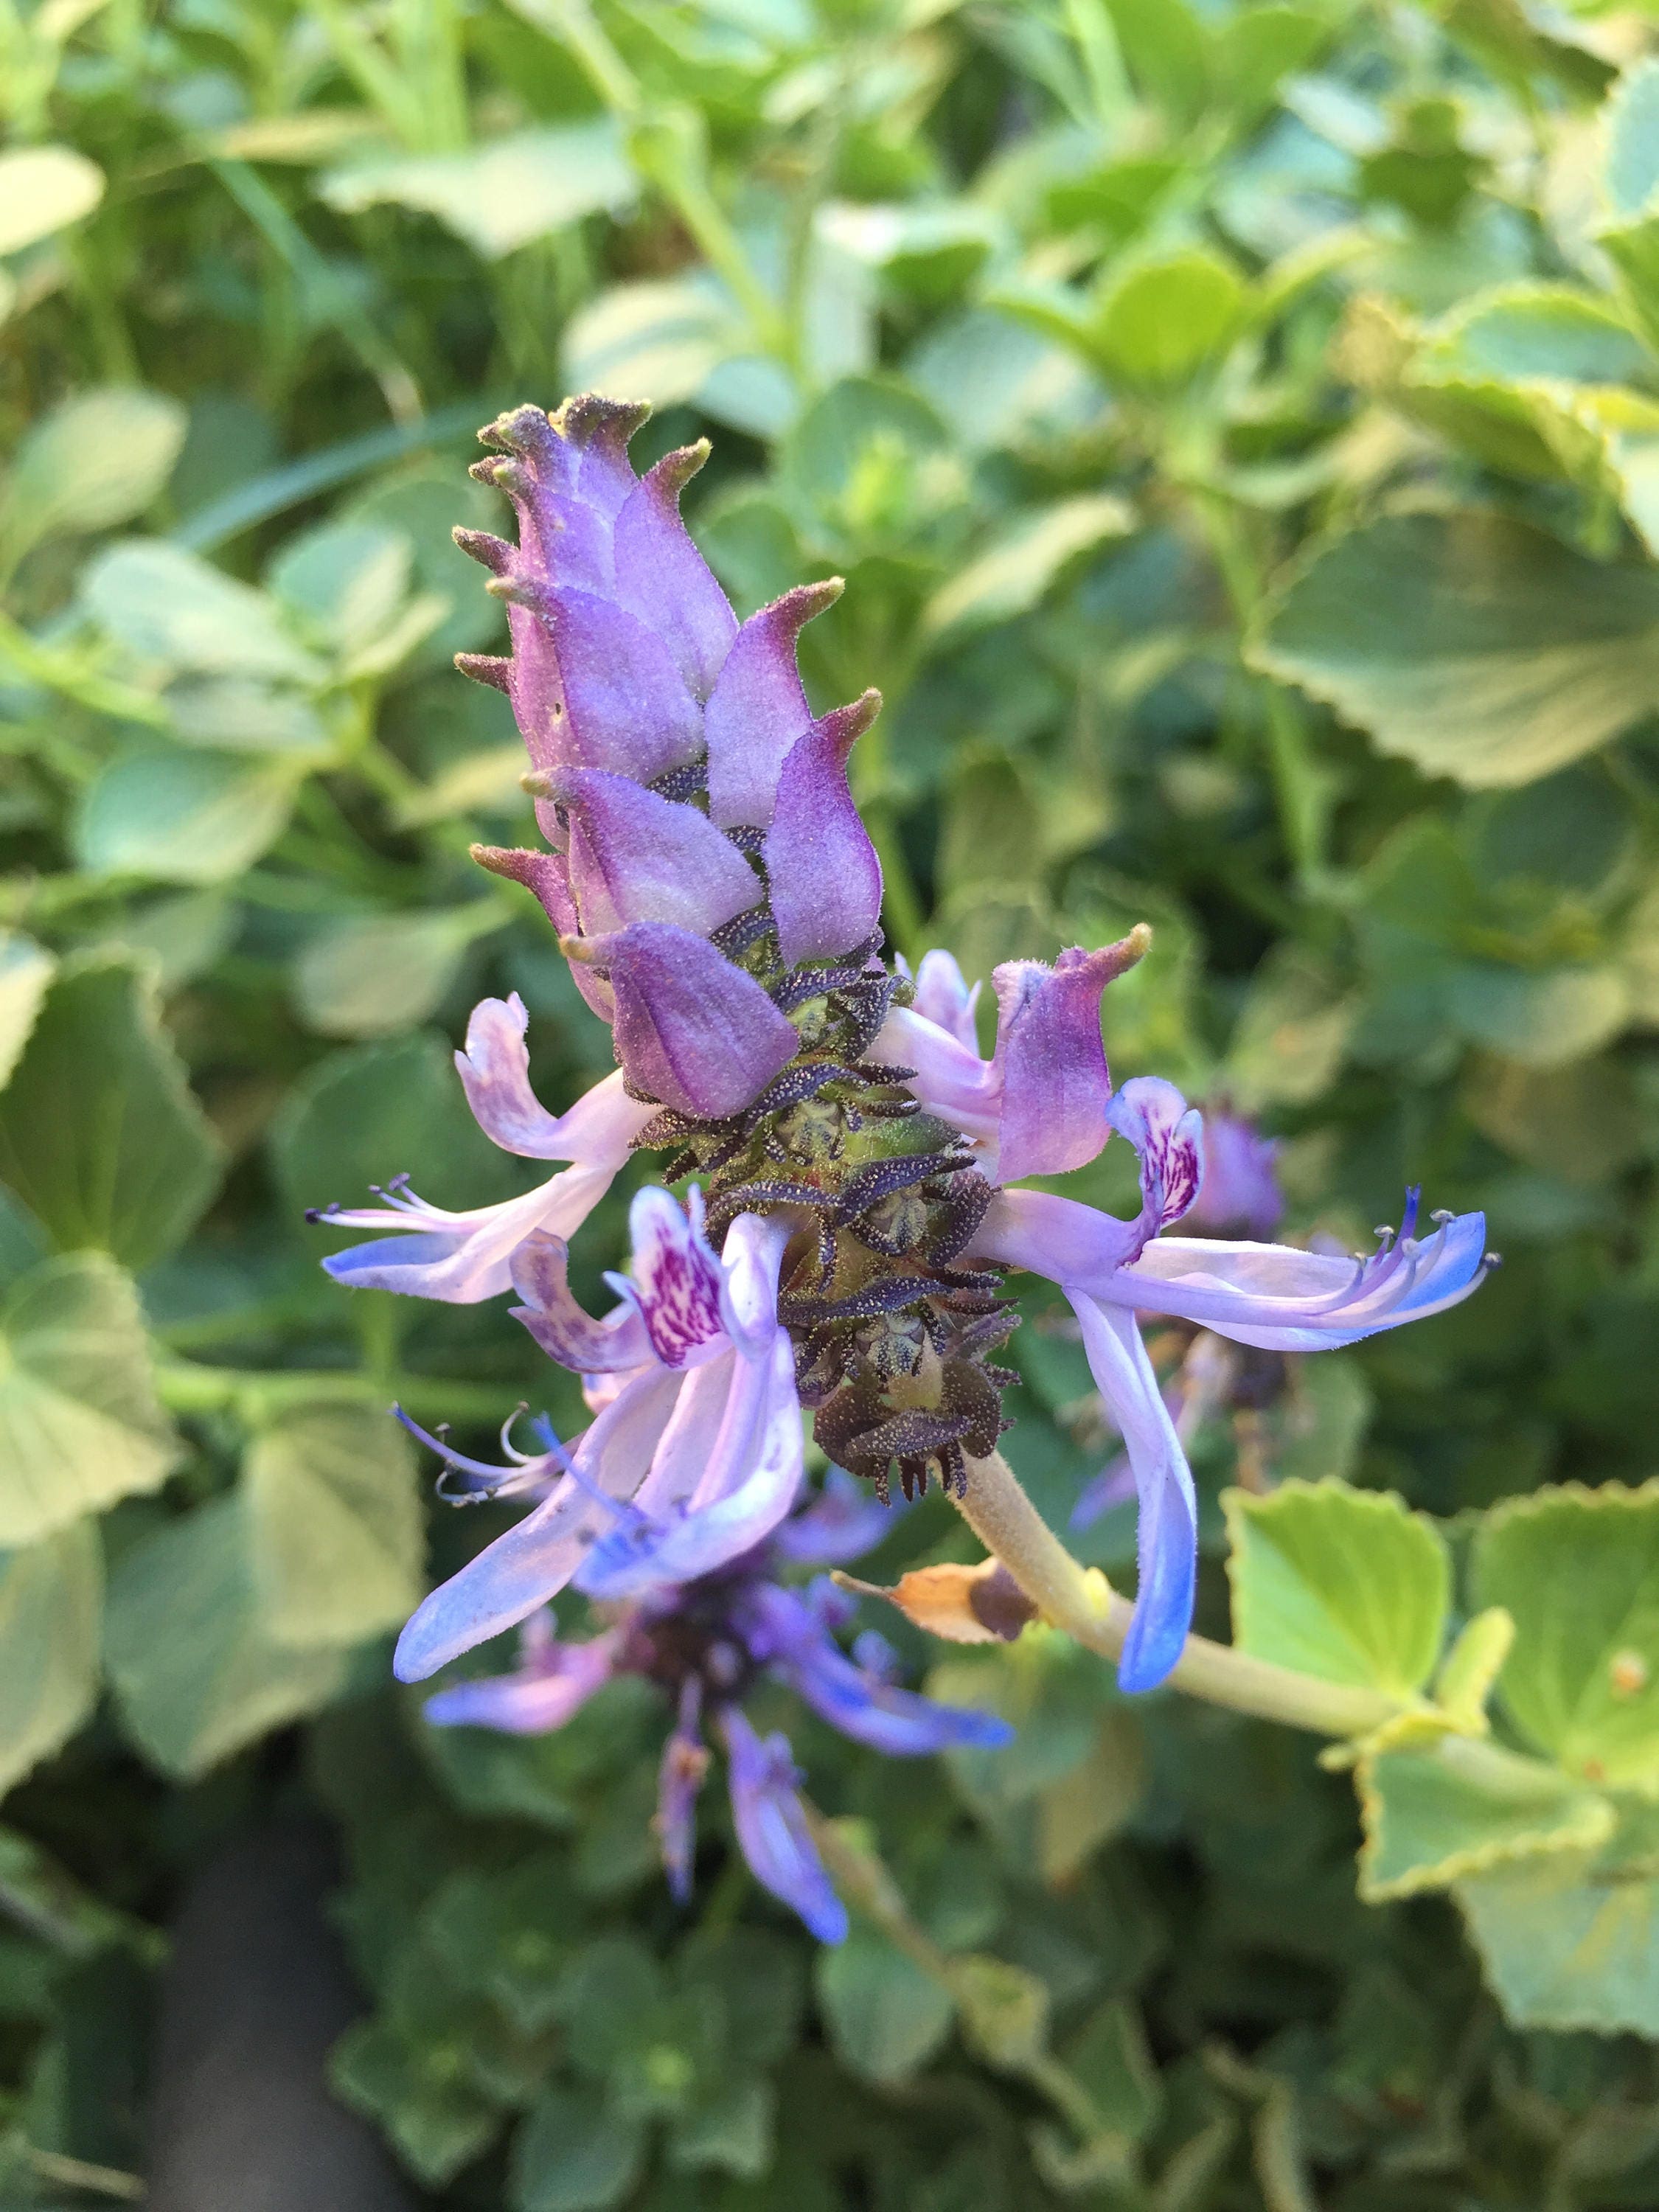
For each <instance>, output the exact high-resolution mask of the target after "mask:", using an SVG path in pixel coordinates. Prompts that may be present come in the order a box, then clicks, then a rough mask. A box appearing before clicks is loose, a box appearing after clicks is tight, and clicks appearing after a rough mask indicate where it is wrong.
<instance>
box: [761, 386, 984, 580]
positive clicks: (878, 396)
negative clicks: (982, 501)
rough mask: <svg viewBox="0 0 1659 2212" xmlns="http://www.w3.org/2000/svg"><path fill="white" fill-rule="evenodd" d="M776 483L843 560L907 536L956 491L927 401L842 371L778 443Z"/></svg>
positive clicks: (950, 458) (959, 489)
mask: <svg viewBox="0 0 1659 2212" xmlns="http://www.w3.org/2000/svg"><path fill="white" fill-rule="evenodd" d="M778 483H779V487H780V489H781V490H782V492H783V494H784V495H785V498H786V499H787V501H789V503H790V505H791V506H792V507H793V509H794V510H795V511H796V513H797V515H798V517H799V518H801V519H804V520H805V521H806V523H807V524H808V526H811V527H815V528H816V529H817V531H818V532H823V533H825V534H826V535H827V538H828V540H829V542H830V543H831V544H835V545H836V546H837V547H838V548H839V549H840V550H841V551H842V552H843V553H844V554H845V555H846V556H848V558H853V557H855V556H857V555H858V554H860V553H861V552H867V551H870V550H872V549H875V548H878V547H882V548H890V547H892V546H896V545H900V544H907V543H908V542H909V541H911V540H912V539H914V538H915V537H916V536H917V535H918V534H919V533H920V532H921V531H923V530H924V529H925V528H926V527H927V525H928V524H929V523H930V522H931V521H933V520H934V518H935V517H936V516H937V515H938V514H939V513H940V512H941V511H942V510H943V509H945V507H950V506H951V505H953V504H955V503H956V502H957V501H959V500H960V499H961V497H962V495H963V477H962V471H961V467H960V465H959V463H958V462H957V458H956V456H955V455H954V454H952V453H951V452H950V451H949V440H948V437H947V435H946V433H945V425H944V424H943V423H942V422H940V421H939V417H938V416H936V415H935V414H934V412H933V409H932V408H931V407H930V406H929V405H928V404H927V401H926V400H925V399H923V398H921V397H920V396H919V395H918V394H917V393H915V392H912V391H910V390H909V388H908V386H904V385H902V384H900V383H898V382H897V381H896V380H894V379H892V378H888V377H873V376H848V377H843V378H842V380H841V382H840V383H838V384H834V385H831V386H830V387H829V390H828V391H827V392H823V393H822V394H821V395H820V396H819V398H817V399H815V400H814V401H813V403H812V404H811V406H810V407H809V408H808V409H807V410H805V413H804V414H803V415H802V416H801V417H800V419H799V422H796V423H795V424H794V425H793V427H792V428H791V429H790V431H789V434H788V435H787V438H786V439H785V440H784V441H783V443H782V445H781V448H780V450H779V454H778Z"/></svg>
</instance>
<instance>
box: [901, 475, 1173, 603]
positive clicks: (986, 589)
mask: <svg viewBox="0 0 1659 2212" xmlns="http://www.w3.org/2000/svg"><path fill="white" fill-rule="evenodd" d="M1134 526H1135V517H1134V510H1133V508H1132V507H1130V506H1129V505H1128V504H1127V501H1124V500H1121V499H1119V498H1118V497H1117V496H1116V495H1115V494H1114V493H1111V492H1084V493H1079V495H1078V496H1077V497H1076V498H1074V499H1062V500H1056V501H1054V504H1053V505H1052V506H1049V507H1038V508H1036V510H1035V511H1034V512H1032V513H1027V514H1024V515H1021V516H1018V518H1016V519H1015V520H1013V521H1012V522H1011V523H1009V524H1007V525H1006V526H1004V528H1003V529H1002V530H1000V532H998V535H997V537H996V538H995V540H994V542H993V543H992V544H990V545H989V546H987V548H986V550H984V551H983V552H982V553H981V554H980V555H979V556H978V557H977V558H976V559H975V560H973V561H971V562H969V564H968V566H967V567H966V568H963V569H962V570H960V571H959V572H958V573H957V574H956V575H954V576H952V577H951V580H950V582H949V583H948V584H945V585H943V586H941V587H940V588H939V591H937V592H935V593H934V594H933V598H932V599H930V600H929V602H928V604H927V609H926V611H925V612H924V613H923V616H922V628H923V630H924V631H925V632H931V633H932V634H933V635H935V636H937V635H939V634H940V633H941V632H944V631H947V630H951V631H963V630H969V629H985V628H987V626H988V625H989V624H991V623H1000V622H1009V621H1012V619H1013V617H1015V616H1016V615H1023V614H1029V613H1030V611H1031V609H1032V608H1033V607H1035V606H1036V605H1038V604H1039V602H1040V601H1041V600H1042V599H1044V598H1045V597H1046V596H1047V594H1048V592H1049V591H1051V590H1052V589H1053V587H1054V584H1055V583H1056V581H1057V580H1059V578H1060V576H1061V575H1062V574H1064V572H1065V571H1066V569H1067V568H1069V567H1070V566H1071V565H1072V563H1073V562H1074V561H1077V560H1079V559H1080V558H1081V556H1083V555H1084V554H1085V553H1092V552H1094V551H1095V550H1097V548H1098V547H1099V546H1101V545H1103V544H1106V543H1107V542H1108V541H1109V539H1112V538H1126V537H1127V536H1128V534H1129V533H1130V532H1131V531H1133V528H1134Z"/></svg>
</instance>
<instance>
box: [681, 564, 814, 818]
mask: <svg viewBox="0 0 1659 2212" xmlns="http://www.w3.org/2000/svg"><path fill="white" fill-rule="evenodd" d="M842 589H843V586H842V581H841V579H840V578H839V577H838V576H832V577H830V578H829V579H828V580H826V581H825V582H823V583H821V584H802V585H800V586H799V587H798V588H797V589H796V590H794V591H793V592H785V593H784V595H783V597H782V598H781V599H774V600H773V602H772V604H771V605H770V606H769V607H763V608H762V609H761V611H760V612H759V613H758V614H753V615H750V617H749V619H748V621H747V622H746V623H744V626H743V628H742V629H740V630H739V631H738V634H737V636H736V637H735V638H734V639H733V641H732V650H731V652H730V653H728V654H727V655H726V665H725V666H724V667H723V668H722V669H721V670H720V676H719V678H718V680H717V681H716V683H715V685H714V690H713V691H712V692H711V693H710V694H709V699H708V712H707V714H706V717H705V727H706V729H707V732H708V811H709V813H710V815H711V816H712V817H713V818H714V821H715V822H717V823H719V824H720V828H721V829H738V828H740V827H743V826H744V825H749V826H751V827H753V828H757V829H764V828H765V827H766V825H767V824H768V823H769V822H770V820H771V819H772V802H773V799H774V797H775V794H776V792H777V787H778V772H779V770H780V769H781V768H782V766H783V763H784V762H785V760H786V759H787V757H788V755H789V752H790V750H791V748H792V747H793V745H794V744H795V742H796V740H797V739H798V738H801V737H804V736H805V733H806V730H807V726H808V725H809V724H810V723H811V720H812V710H811V708H810V707H809V706H808V705H807V703H806V693H805V690H804V689H803V687H802V684H801V680H800V671H799V668H798V667H797V666H796V665H795V641H796V639H797V638H798V637H799V635H800V633H801V631H802V629H804V628H805V625H806V624H807V623H809V622H811V619H812V617H813V616H814V615H818V614H822V613H823V611H824V609H825V608H826V607H829V606H833V605H835V603H836V600H837V599H839V598H840V597H841V595H842Z"/></svg>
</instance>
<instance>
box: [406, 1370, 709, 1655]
mask: <svg viewBox="0 0 1659 2212" xmlns="http://www.w3.org/2000/svg"><path fill="white" fill-rule="evenodd" d="M678 1389H679V1378H678V1376H673V1375H666V1374H665V1373H664V1372H663V1371H662V1370H661V1369H660V1368H654V1369H652V1370H649V1371H648V1372H647V1373H646V1374H644V1375H641V1376H638V1377H637V1378H636V1379H635V1381H634V1382H632V1383H629V1384H628V1386H627V1387H626V1388H625V1389H623V1391H622V1392H621V1394H620V1395H618V1396H617V1398H615V1399H613V1400H612V1401H611V1404H610V1405H608V1406H607V1407H605V1411H604V1412H603V1413H601V1414H600V1415H599V1418H598V1419H596V1420H595V1422H594V1423H593V1425H592V1428H591V1429H589V1430H588V1431H587V1433H586V1436H584V1437H582V1438H581V1439H580V1442H579V1443H577V1444H576V1445H575V1447H574V1450H573V1452H572V1455H571V1456H572V1459H573V1461H574V1465H575V1468H576V1469H577V1471H578V1474H580V1477H581V1478H582V1479H581V1480H577V1476H576V1475H575V1474H567V1475H566V1476H564V1477H563V1478H562V1480H561V1481H560V1482H559V1483H558V1484H557V1485H556V1487H555V1489H554V1491H553V1493H552V1495H551V1496H550V1498H547V1499H545V1500H544V1503H543V1504H540V1505H538V1506H537V1507H536V1509H535V1510H534V1511H533V1512H531V1513H527V1514H526V1516H525V1517H524V1519H523V1520H522V1521H520V1522H517V1523H516V1525H515V1526H514V1527H513V1528H509V1529H508V1530H507V1533H506V1534H505V1535H502V1536H498V1537H497V1538H496V1539H495V1542H494V1543H493V1544H489V1545H486V1546H485V1547H484V1549H483V1551H482V1552H480V1553H478V1555H477V1558H476V1559H469V1560H468V1562H467V1564H466V1565H465V1566H464V1567H462V1568H461V1569H460V1570H459V1572H458V1573H456V1574H453V1575H452V1576H451V1577H450V1578H449V1580H448V1581H447V1583H441V1584H440V1586H439V1587H438V1588H437V1589H435V1590H434V1591H433V1592H432V1594H431V1595H430V1596H429V1597H427V1598H425V1599H423V1600H422V1602H421V1604H419V1605H418V1606H417V1607H416V1609H415V1611H414V1612H413V1613H411V1614H410V1618H409V1620H408V1622H407V1623H406V1624H405V1626H404V1632H403V1634H402V1635H401V1636H400V1637H399V1638H398V1649H397V1651H396V1653H395V1655H394V1656H393V1658H392V1672H393V1673H394V1674H396V1675H397V1677H398V1680H399V1681H400V1682H423V1681H424V1680H426V1678H427V1676H428V1674H436V1673H437V1671H438V1669H439V1668H440V1667H444V1666H447V1664H448V1663H449V1662H450V1661H451V1660H452V1659H457V1658H459V1656H460V1655H461V1653H462V1652H463V1651H470V1650H471V1649H472V1648H473V1646H474V1645H475V1644H483V1643H485V1642H487V1641H488V1640H489V1638H490V1637H492V1636H499V1635H500V1633H501V1631H502V1629H504V1628H511V1627H513V1626H514V1625H515V1624H516V1623H517V1622H519V1621H520V1620H524V1619H525V1618H526V1615H527V1614H529V1613H534V1612H535V1611H536V1609H537V1608H538V1607H539V1606H544V1605H545V1604H546V1603H547V1601H548V1600H549V1599H550V1598H551V1597H556V1595H558V1593H559V1592H560V1590H562V1589H563V1588H564V1587H565V1585H566V1583H568V1582H569V1580H570V1578H571V1577H572V1576H573V1575H574V1573H575V1571H576V1570H577V1568H578V1567H579V1566H580V1565H581V1563H582V1560H583V1559H584V1558H585V1557H586V1553H587V1550H588V1547H589V1546H590V1545H591V1543H592V1539H593V1535H594V1534H595V1532H596V1530H597V1529H598V1528H600V1527H601V1526H605V1525H607V1522H608V1518H609V1516H607V1515H606V1512H605V1508H604V1506H602V1505H601V1504H599V1501H598V1499H597V1498H595V1496H594V1492H595V1491H596V1490H597V1491H599V1492H603V1493H604V1494H605V1496H606V1497H608V1498H616V1499H618V1500H622V1501H625V1500H627V1499H629V1498H632V1496H633V1494H634V1492H635V1491H636V1490H637V1489H638V1488H639V1486H640V1483H641V1480H642V1479H643V1477H644V1475H645V1472H646V1470H647V1468H648V1467H649V1466H650V1464H651V1455H652V1454H653V1452H654V1450H655V1449H656V1447H657V1442H658V1439H659V1437H660V1436H661V1435H662V1432H663V1430H664V1429H665V1427H666V1425H667V1423H668V1419H669V1416H670V1414H671V1413H672V1412H673V1409H674V1400H675V1396H676V1395H677V1394H678Z"/></svg>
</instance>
